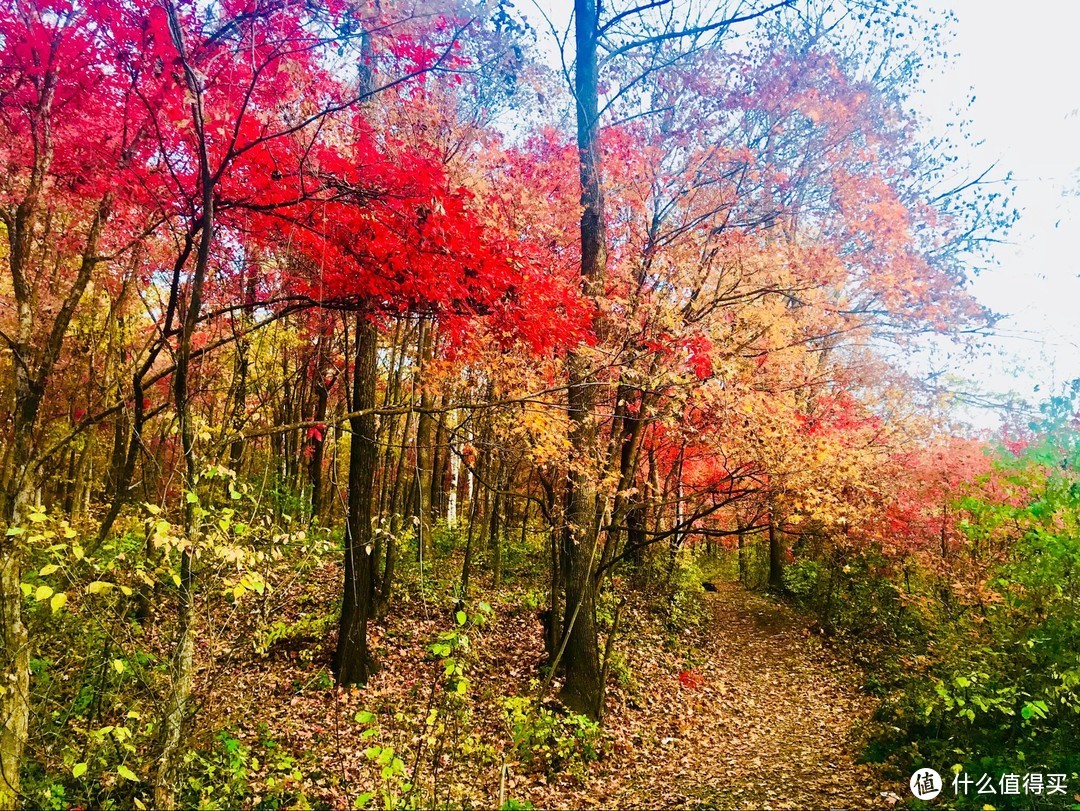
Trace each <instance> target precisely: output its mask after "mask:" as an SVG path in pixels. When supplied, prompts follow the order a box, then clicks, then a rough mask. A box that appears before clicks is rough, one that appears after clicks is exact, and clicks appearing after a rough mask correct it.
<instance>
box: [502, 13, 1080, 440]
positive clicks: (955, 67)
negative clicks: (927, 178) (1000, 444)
mask: <svg viewBox="0 0 1080 811" xmlns="http://www.w3.org/2000/svg"><path fill="white" fill-rule="evenodd" d="M918 2H919V4H920V5H921V6H923V7H926V8H929V9H936V10H940V11H950V10H951V11H952V12H953V13H954V14H955V15H956V18H957V19H956V22H955V25H954V26H953V30H954V39H953V41H952V43H951V47H950V49H949V50H950V51H951V59H950V61H949V62H948V63H947V64H942V65H939V66H938V69H936V70H932V71H929V72H928V74H927V81H925V82H924V86H923V88H922V92H921V93H920V94H918V95H917V96H916V97H915V98H914V99H912V102H913V104H914V105H915V107H916V110H917V112H918V114H919V115H920V116H921V118H922V120H923V126H924V129H925V131H926V132H927V134H931V135H933V134H939V133H942V132H944V131H945V128H946V126H947V125H948V124H949V123H950V122H954V121H956V120H957V118H958V117H961V118H964V119H967V120H968V121H969V131H970V133H971V135H972V136H973V138H972V141H971V142H970V143H968V144H962V145H961V148H960V150H959V154H958V157H959V158H960V161H961V162H962V163H966V164H968V166H969V167H970V168H971V172H972V173H973V174H972V175H971V176H974V175H977V174H979V173H980V172H981V171H982V170H983V169H985V168H987V167H989V166H991V165H994V164H996V168H995V170H994V171H993V173H992V175H991V176H992V177H996V178H1004V177H1005V176H1006V174H1008V173H1011V176H1012V180H1013V183H1014V184H1015V187H1016V191H1015V195H1014V197H1013V205H1014V207H1015V208H1017V209H1018V210H1019V211H1020V219H1019V221H1018V223H1017V225H1016V226H1015V227H1014V228H1013V230H1012V231H1011V233H1010V234H1009V236H1008V239H1007V242H1006V243H1005V244H1002V245H998V246H996V248H995V249H994V251H993V255H992V257H991V259H992V261H991V263H990V267H989V268H988V269H987V270H985V271H984V272H983V273H981V274H980V275H979V276H978V277H977V278H975V279H974V281H973V283H972V286H971V290H972V292H973V293H974V294H975V296H976V298H978V299H979V300H980V301H981V302H982V303H983V304H984V305H986V306H988V307H989V308H990V309H991V310H993V311H994V312H996V313H998V314H1000V315H1001V316H1004V317H1003V319H1002V320H1001V321H1000V322H999V324H998V326H997V329H996V333H997V334H996V335H995V336H994V337H993V338H991V339H989V340H987V341H986V342H985V345H984V346H982V347H981V349H980V350H979V351H978V352H977V353H976V354H975V356H974V357H973V356H972V355H971V354H970V353H966V352H961V351H958V350H953V349H950V347H949V344H948V343H947V342H934V344H933V346H932V347H931V348H930V349H927V350H925V351H923V352H922V353H921V354H920V355H919V356H918V357H912V358H908V359H906V362H908V363H910V364H912V366H913V368H915V369H917V370H920V371H923V372H935V373H942V374H943V375H954V376H957V377H961V378H966V379H967V380H968V381H969V382H968V383H964V382H957V383H956V384H955V386H954V388H956V389H959V390H965V391H972V390H978V391H981V392H987V393H999V394H1008V393H1013V394H1014V395H1016V396H1018V397H1019V398H1021V399H1023V400H1026V401H1028V402H1029V403H1032V404H1035V403H1037V402H1038V401H1040V400H1041V399H1043V398H1044V397H1046V396H1049V395H1051V394H1053V393H1056V392H1059V391H1061V390H1062V389H1063V387H1064V386H1065V385H1066V384H1067V383H1068V382H1069V381H1070V380H1071V379H1073V378H1080V47H1078V46H1077V43H1076V38H1077V31H1078V30H1080V0H1028V2H1027V3H1025V4H1023V5H1022V6H1021V5H1016V4H1005V3H1001V2H996V3H991V2H987V0H953V1H952V2H949V1H948V0H918ZM570 6H571V3H570V0H521V1H520V3H519V7H520V9H521V10H522V11H523V12H525V14H526V15H527V16H528V17H529V18H530V21H531V22H532V24H533V25H534V26H535V27H536V29H537V31H538V33H539V35H540V39H541V46H542V47H544V48H545V50H548V52H549V53H553V48H552V46H551V43H550V41H548V40H550V36H549V35H546V34H545V32H546V30H547V24H546V23H545V22H544V17H543V15H542V14H541V13H540V12H539V11H538V8H541V9H543V11H544V13H545V14H548V15H549V16H550V17H551V18H552V19H553V20H555V21H556V22H557V23H564V22H565V20H566V19H567V18H568V15H569V8H570ZM549 49H550V50H549ZM972 97H974V100H971V99H972ZM959 416H960V417H961V418H962V419H965V420H967V421H968V422H970V423H971V424H972V425H974V426H975V427H977V428H992V427H994V426H995V425H996V424H997V423H998V421H999V419H1000V417H1001V416H1002V414H1001V412H1000V411H997V410H993V409H970V408H969V409H964V410H961V411H960V412H959Z"/></svg>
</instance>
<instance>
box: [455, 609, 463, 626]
mask: <svg viewBox="0 0 1080 811" xmlns="http://www.w3.org/2000/svg"><path fill="white" fill-rule="evenodd" d="M454 619H456V620H457V624H458V625H464V624H465V620H466V616H465V612H464V611H458V612H457V613H456V614H455V615H454Z"/></svg>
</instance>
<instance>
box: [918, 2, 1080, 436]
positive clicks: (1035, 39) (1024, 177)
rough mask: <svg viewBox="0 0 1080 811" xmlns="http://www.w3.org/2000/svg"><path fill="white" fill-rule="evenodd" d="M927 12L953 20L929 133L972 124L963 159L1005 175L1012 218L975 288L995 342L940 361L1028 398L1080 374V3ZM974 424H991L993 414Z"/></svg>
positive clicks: (931, 101)
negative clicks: (994, 325) (956, 123)
mask: <svg viewBox="0 0 1080 811" xmlns="http://www.w3.org/2000/svg"><path fill="white" fill-rule="evenodd" d="M929 5H931V6H936V7H937V8H940V9H951V10H952V11H953V12H954V13H955V14H956V16H957V24H956V26H955V31H956V36H955V39H954V41H953V46H952V51H953V52H954V55H953V58H952V60H951V64H948V65H944V66H942V69H941V70H940V71H938V72H935V73H933V74H932V81H930V82H928V83H927V84H926V86H925V88H924V92H923V94H922V96H921V98H918V99H916V100H915V101H916V105H917V107H918V109H919V111H920V113H921V115H922V116H923V117H924V120H925V126H926V127H927V128H928V130H930V131H934V130H935V128H938V127H944V126H945V124H946V123H947V122H948V121H949V120H951V119H954V118H955V117H956V115H957V114H958V113H959V114H961V115H963V117H965V118H967V119H969V120H970V122H971V124H970V130H971V132H972V134H973V135H974V136H975V137H976V138H977V139H981V143H979V144H978V145H973V146H972V147H970V148H966V149H964V150H963V152H962V153H961V158H962V159H963V160H965V161H967V162H968V163H969V164H970V165H971V166H972V167H973V168H974V169H976V170H980V169H982V168H985V167H987V166H989V165H991V164H994V163H995V162H996V164H997V166H998V167H999V168H998V169H997V170H995V174H996V175H997V176H1002V175H1004V173H1005V172H1012V175H1013V177H1014V180H1015V185H1016V193H1015V197H1014V198H1013V199H1014V203H1015V206H1016V208H1018V209H1019V211H1020V220H1019V222H1018V223H1017V225H1016V226H1015V228H1014V229H1013V231H1012V232H1011V234H1010V235H1009V237H1008V243H1007V244H1004V245H1000V246H998V247H997V248H996V249H995V251H994V259H995V260H996V262H995V264H994V265H993V266H991V268H990V269H988V270H987V271H986V272H984V273H983V274H981V275H980V276H979V277H978V278H976V279H975V281H974V283H973V285H972V291H973V292H974V293H975V295H976V297H977V298H978V299H979V300H980V301H982V302H983V303H984V304H986V305H987V306H989V307H990V308H991V309H993V310H994V311H995V312H998V313H1001V314H1003V315H1005V316H1007V317H1006V318H1005V319H1004V320H1003V321H1002V322H1001V323H1000V324H999V326H998V329H997V332H998V335H997V337H995V338H993V339H992V340H990V341H988V342H987V346H986V347H985V349H984V351H983V352H982V354H981V355H980V356H978V357H976V358H975V359H974V360H970V359H968V360H962V359H959V358H953V359H952V362H950V361H949V360H948V359H946V358H944V357H941V358H939V359H938V361H937V363H938V365H939V366H940V367H942V368H949V367H955V368H953V369H952V370H953V371H954V372H957V373H960V374H964V375H966V376H968V377H970V378H972V379H974V380H976V381H978V382H979V383H980V384H981V386H982V388H983V389H985V390H992V391H993V390H996V391H999V392H1008V391H1009V390H1012V391H1014V392H1015V393H1016V394H1018V395H1020V396H1021V397H1023V398H1025V399H1028V400H1030V401H1033V402H1035V401H1038V400H1040V399H1042V398H1043V397H1044V396H1047V395H1049V394H1052V393H1056V392H1058V391H1060V390H1061V388H1062V387H1063V386H1064V385H1065V384H1066V383H1067V382H1068V381H1069V380H1071V379H1072V378H1080V311H1078V308H1080V84H1078V83H1077V81H1078V80H1080V49H1078V48H1077V46H1076V31H1077V29H1078V27H1080V3H1076V2H1072V1H1071V0H1031V2H1029V3H1027V4H1024V5H1023V6H1022V7H1020V6H1016V5H1005V4H998V3H986V2H985V0H956V1H954V2H944V0H933V1H932V2H930V3H929ZM970 95H974V101H973V102H972V103H971V104H970V105H967V104H965V102H966V100H967V98H968V97H969V96H970ZM1036 386H1038V387H1039V388H1038V390H1037V391H1036V390H1035V387H1036ZM971 419H972V421H973V422H975V423H977V424H981V425H988V424H989V423H990V422H993V421H996V420H995V419H994V415H993V414H992V413H984V414H972V415H971Z"/></svg>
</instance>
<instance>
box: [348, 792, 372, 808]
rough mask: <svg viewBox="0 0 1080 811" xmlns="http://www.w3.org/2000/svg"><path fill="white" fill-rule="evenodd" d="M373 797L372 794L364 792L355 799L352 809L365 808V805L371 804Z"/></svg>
mask: <svg viewBox="0 0 1080 811" xmlns="http://www.w3.org/2000/svg"><path fill="white" fill-rule="evenodd" d="M374 796H375V794H374V793H373V792H370V791H365V792H364V793H363V794H360V795H359V796H358V797H357V798H356V801H355V802H353V808H356V809H361V808H365V807H366V806H367V804H368V803H370V802H371V798H372V797H374Z"/></svg>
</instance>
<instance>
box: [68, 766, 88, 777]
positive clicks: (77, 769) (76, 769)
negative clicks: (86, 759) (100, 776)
mask: <svg viewBox="0 0 1080 811" xmlns="http://www.w3.org/2000/svg"><path fill="white" fill-rule="evenodd" d="M84 774H86V764H85V763H76V764H75V765H74V766H72V767H71V776H72V777H82V776H83V775H84Z"/></svg>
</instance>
